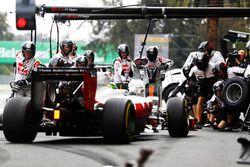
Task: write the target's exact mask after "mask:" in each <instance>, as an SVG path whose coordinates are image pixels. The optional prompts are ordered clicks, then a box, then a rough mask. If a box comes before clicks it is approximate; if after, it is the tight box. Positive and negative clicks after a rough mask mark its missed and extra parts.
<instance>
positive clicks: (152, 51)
mask: <svg viewBox="0 0 250 167" xmlns="http://www.w3.org/2000/svg"><path fill="white" fill-rule="evenodd" d="M157 56H158V47H157V46H149V47H148V48H147V58H148V60H149V61H155V60H156V58H157Z"/></svg>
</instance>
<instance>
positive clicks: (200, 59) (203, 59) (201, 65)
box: [195, 52, 209, 71]
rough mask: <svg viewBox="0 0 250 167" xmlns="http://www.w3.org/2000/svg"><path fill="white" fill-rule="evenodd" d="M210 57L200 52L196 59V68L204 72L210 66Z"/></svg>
mask: <svg viewBox="0 0 250 167" xmlns="http://www.w3.org/2000/svg"><path fill="white" fill-rule="evenodd" d="M208 61H209V60H208V55H207V54H205V53H204V52H199V54H198V55H197V57H196V61H195V62H196V66H197V68H198V69H199V70H202V71H204V70H205V69H206V68H207V66H208Z"/></svg>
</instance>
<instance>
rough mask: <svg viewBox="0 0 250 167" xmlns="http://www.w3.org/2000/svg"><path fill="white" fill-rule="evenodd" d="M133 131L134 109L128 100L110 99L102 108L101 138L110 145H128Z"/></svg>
mask: <svg viewBox="0 0 250 167" xmlns="http://www.w3.org/2000/svg"><path fill="white" fill-rule="evenodd" d="M134 131H135V108H134V105H133V103H132V102H131V101H130V100H128V99H123V98H112V99H109V100H108V101H107V102H106V103H105V106H104V113H103V136H104V139H105V140H106V141H108V142H112V143H129V142H130V141H131V140H132V139H133V133H134Z"/></svg>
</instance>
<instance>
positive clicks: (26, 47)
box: [22, 41, 36, 57]
mask: <svg viewBox="0 0 250 167" xmlns="http://www.w3.org/2000/svg"><path fill="white" fill-rule="evenodd" d="M24 52H31V53H32V56H31V57H34V56H35V53H36V45H35V43H34V42H32V41H25V42H23V44H22V53H23V55H24Z"/></svg>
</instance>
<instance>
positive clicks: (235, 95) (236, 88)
mask: <svg viewBox="0 0 250 167" xmlns="http://www.w3.org/2000/svg"><path fill="white" fill-rule="evenodd" d="M242 96H243V90H242V87H241V85H240V84H238V83H233V84H231V85H230V86H229V87H228V88H227V90H226V97H227V100H228V101H229V102H230V103H237V102H239V100H240V99H241V98H242Z"/></svg>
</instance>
